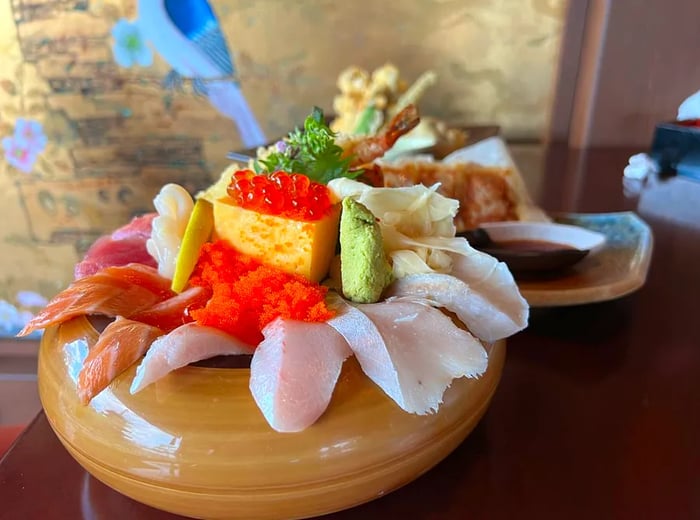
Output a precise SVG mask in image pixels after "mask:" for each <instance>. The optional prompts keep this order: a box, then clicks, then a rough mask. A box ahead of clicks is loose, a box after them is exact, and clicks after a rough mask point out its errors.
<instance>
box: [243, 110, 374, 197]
mask: <svg viewBox="0 0 700 520" xmlns="http://www.w3.org/2000/svg"><path fill="white" fill-rule="evenodd" d="M335 137H336V134H335V133H334V132H333V131H332V130H331V129H330V128H329V127H328V125H327V124H326V122H325V120H324V117H323V110H321V109H320V108H318V107H314V108H313V110H312V112H311V114H310V115H309V116H307V118H306V120H305V121H304V128H303V130H302V129H299V128H296V129H295V130H294V131H292V132H291V133H290V134H289V136H288V137H287V138H285V139H284V140H282V141H279V142H277V144H276V145H275V149H274V151H273V152H272V153H271V154H269V155H268V156H267V157H266V158H264V159H257V160H256V161H255V163H254V168H255V172H256V173H263V174H270V173H273V172H276V171H284V172H288V173H302V174H304V175H306V176H307V177H309V179H311V180H312V181H315V182H318V183H321V184H328V182H330V181H332V180H333V179H338V178H340V177H348V178H351V179H354V178H355V177H357V176H359V175H360V174H361V173H362V170H352V171H350V162H351V161H352V157H342V154H343V149H342V148H341V147H340V146H338V145H337V144H336V143H335Z"/></svg>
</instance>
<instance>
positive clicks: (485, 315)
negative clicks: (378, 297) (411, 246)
mask: <svg viewBox="0 0 700 520" xmlns="http://www.w3.org/2000/svg"><path fill="white" fill-rule="evenodd" d="M496 277H498V275H497V276H496ZM387 296H389V297H392V296H393V297H410V298H425V299H426V300H428V301H430V302H432V303H433V304H434V305H436V306H438V307H445V308H446V309H448V310H450V311H452V312H454V313H455V314H456V315H457V317H458V318H459V319H460V320H461V321H462V322H463V323H464V324H465V325H466V326H467V327H468V328H469V330H470V332H471V333H472V334H474V335H475V336H477V337H479V338H481V339H483V340H484V341H487V342H489V343H491V342H493V341H496V340H499V339H502V338H506V337H508V336H511V335H513V334H515V333H516V332H518V331H520V330H522V329H524V328H525V327H526V326H527V306H525V307H523V306H522V305H520V304H519V303H518V302H517V301H515V302H514V301H512V300H513V298H509V299H506V301H504V300H503V299H502V298H498V297H496V298H493V299H490V298H489V297H490V296H493V294H492V293H490V292H488V291H484V292H479V291H476V290H474V289H473V288H472V287H471V286H470V285H469V284H466V283H464V282H463V281H462V280H460V279H459V278H456V277H454V276H451V275H447V274H440V273H427V274H411V275H408V276H405V277H403V278H400V279H398V280H396V281H394V283H392V285H391V286H390V287H389V288H388V289H387Z"/></svg>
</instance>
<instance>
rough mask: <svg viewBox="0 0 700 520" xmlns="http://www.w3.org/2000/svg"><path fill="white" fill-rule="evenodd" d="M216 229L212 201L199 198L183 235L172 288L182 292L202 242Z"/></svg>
mask: <svg viewBox="0 0 700 520" xmlns="http://www.w3.org/2000/svg"><path fill="white" fill-rule="evenodd" d="M213 229H214V212H213V211H212V205H211V202H209V201H208V200H205V199H198V200H197V202H195V204H194V208H193V209H192V213H191V214H190V219H189V221H188V222H187V227H186V228H185V234H184V235H183V237H182V243H181V244H180V250H179V251H178V253H177V260H176V261H175V274H174V275H173V281H172V283H171V284H170V288H171V289H172V290H173V291H174V292H176V293H180V292H182V290H183V289H184V288H185V286H186V285H187V281H188V280H189V279H190V275H191V274H192V271H193V270H194V266H195V265H196V263H197V259H198V258H199V250H200V248H201V247H202V244H204V243H205V242H207V241H208V240H209V238H210V237H211V232H212V230H213Z"/></svg>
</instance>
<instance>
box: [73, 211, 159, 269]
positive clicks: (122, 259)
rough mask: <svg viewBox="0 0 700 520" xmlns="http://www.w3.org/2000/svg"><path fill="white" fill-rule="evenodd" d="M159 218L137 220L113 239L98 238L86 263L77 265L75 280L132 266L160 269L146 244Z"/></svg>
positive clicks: (149, 215)
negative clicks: (116, 267) (140, 265)
mask: <svg viewBox="0 0 700 520" xmlns="http://www.w3.org/2000/svg"><path fill="white" fill-rule="evenodd" d="M155 215H156V214H155V213H149V214H148V215H144V216H142V217H136V218H134V219H133V220H132V221H131V222H130V223H129V224H127V225H126V226H122V227H121V228H119V229H117V230H116V231H115V232H114V233H112V234H111V235H105V236H102V237H100V238H98V239H97V240H96V241H95V243H94V244H92V246H90V248H89V249H88V251H87V253H85V257H84V258H83V260H82V261H81V262H79V263H77V264H76V266H75V270H74V276H75V279H76V280H78V279H80V278H84V277H85V276H89V275H91V274H95V273H96V272H98V271H100V270H101V269H104V268H105V267H113V266H121V265H127V264H130V263H137V264H143V265H147V266H149V267H157V265H158V264H157V262H156V260H155V259H154V258H153V257H152V256H151V255H150V254H149V253H148V251H147V249H146V241H147V240H148V239H149V238H150V236H151V223H152V222H153V218H154V217H155Z"/></svg>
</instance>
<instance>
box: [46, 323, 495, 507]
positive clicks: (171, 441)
mask: <svg viewBox="0 0 700 520" xmlns="http://www.w3.org/2000/svg"><path fill="white" fill-rule="evenodd" d="M96 338H97V332H96V331H95V330H94V329H93V328H92V326H91V325H90V324H89V322H88V321H87V320H86V319H83V318H79V319H76V320H73V321H72V322H69V323H67V324H64V325H62V326H60V327H54V328H50V329H48V330H47V331H46V332H45V335H44V338H43V340H42V343H41V349H40V352H39V392H40V396H41V401H42V403H43V406H44V410H45V412H46V415H47V417H48V419H49V421H50V423H51V426H52V427H53V429H54V431H55V432H56V434H57V435H58V437H59V439H60V440H61V442H62V443H63V445H64V446H65V447H66V448H67V449H68V451H69V452H70V453H71V455H72V456H73V457H74V458H75V459H76V460H77V461H78V462H79V463H80V464H81V465H82V466H83V467H84V468H85V469H86V470H87V471H88V472H90V473H91V474H92V475H93V476H94V477H96V478H97V479H99V480H101V481H102V482H104V483H105V484H107V485H108V486H110V487H112V488H113V489H115V490H117V491H119V492H120V493H123V494H125V495H127V496H129V497H131V498H133V499H135V500H138V501H140V502H143V503H145V504H148V505H151V506H153V507H156V508H159V509H163V510H166V511H170V512H173V513H178V514H182V515H186V516H192V517H198V518H245V519H255V518H304V517H310V516H315V515H321V514H324V513H330V512H333V511H337V510H341V509H345V508H348V507H352V506H354V505H357V504H360V503H363V502H367V501H369V500H372V499H374V498H377V497H379V496H382V495H384V494H386V493H388V492H390V491H392V490H394V489H396V488H398V487H400V486H402V485H404V484H407V483H408V482H410V481H411V480H413V479H415V478H416V477H418V476H419V475H421V474H422V473H424V472H425V471H427V470H428V469H430V468H431V467H433V466H434V465H435V464H437V463H438V462H439V461H440V460H442V459H443V458H444V457H446V456H447V455H448V454H449V453H450V452H451V451H452V450H453V449H454V448H455V447H456V446H457V445H458V444H459V443H460V442H462V440H463V439H464V438H465V437H466V436H467V435H468V434H469V432H470V431H471V430H472V429H473V428H474V426H475V425H476V424H477V422H478V421H479V419H480V418H481V416H482V415H483V414H484V412H485V411H486V408H487V406H488V404H489V401H490V399H491V396H492V395H493V393H494V391H495V390H496V386H497V385H498V381H499V378H500V375H501V371H502V368H503V363H504V359H505V342H499V343H496V344H495V345H493V346H491V347H490V349H489V350H490V359H489V366H488V370H487V371H486V373H485V374H484V375H483V376H482V377H481V378H480V379H476V380H468V379H464V378H462V379H459V380H457V381H454V382H453V384H452V386H451V387H450V388H449V390H448V391H447V392H446V394H445V396H444V404H443V405H442V406H441V408H440V411H439V413H437V414H433V415H428V416H416V415H410V414H407V413H405V412H404V411H402V410H401V409H400V408H399V407H398V406H396V405H395V404H394V402H393V401H391V400H390V399H389V398H388V397H386V396H385V395H384V393H383V392H382V391H381V390H380V389H379V388H378V387H377V386H375V385H374V384H373V383H372V382H371V381H370V380H369V379H367V378H366V377H365V376H364V374H363V373H362V371H361V370H360V368H359V366H358V365H357V363H356V362H355V361H354V359H353V358H351V359H350V360H348V361H347V362H346V363H345V367H344V369H343V373H342V375H341V378H340V381H339V382H338V386H337V387H336V390H335V393H334V395H333V400H332V402H331V404H330V406H329V408H328V410H327V411H326V413H325V414H324V415H323V416H322V417H321V419H320V420H319V421H318V422H317V423H316V424H314V425H313V426H311V427H310V428H308V429H307V430H305V431H303V432H301V433H287V434H283V433H277V432H275V431H274V430H272V429H271V428H270V427H269V426H268V424H267V423H266V422H265V420H264V418H263V416H262V414H261V413H260V411H259V410H258V408H257V407H256V405H255V402H254V401H253V399H252V397H251V395H250V391H249V390H248V379H249V375H250V372H249V370H247V369H216V368H199V367H186V368H183V369H180V370H178V371H176V372H174V373H172V374H170V375H168V376H167V377H165V378H164V379H162V380H161V381H159V382H157V383H155V384H153V385H151V386H149V387H148V388H146V389H145V390H143V391H142V392H140V393H138V394H137V395H134V396H132V395H131V394H129V385H130V383H131V379H132V377H133V376H134V370H135V369H134V368H133V367H132V368H131V369H129V370H128V371H127V372H125V373H124V374H123V375H122V376H120V377H119V378H117V380H116V381H115V382H114V383H113V384H112V385H110V387H109V388H107V389H106V390H105V391H103V392H102V393H101V394H99V395H98V396H97V397H96V398H95V399H93V401H92V402H91V404H90V405H89V406H82V405H81V404H80V403H79V401H78V397H77V393H76V385H75V378H76V374H77V371H78V370H79V366H78V365H77V364H76V363H75V355H74V352H75V351H76V350H79V349H81V348H82V349H85V348H87V345H88V344H89V343H90V342H94V341H95V340H96Z"/></svg>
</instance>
